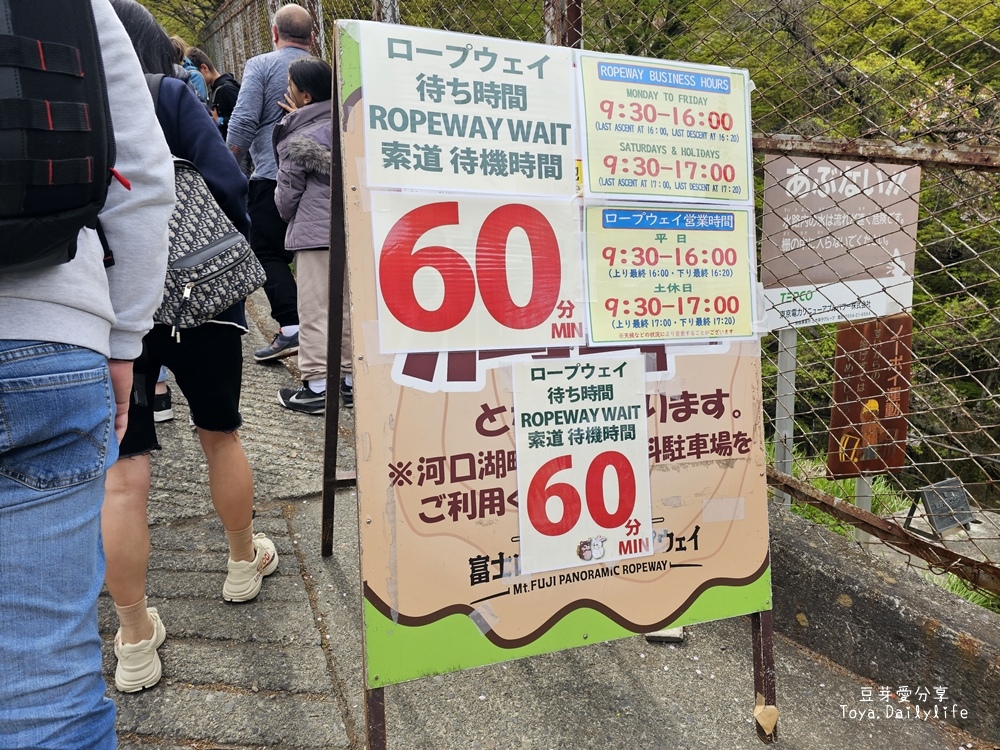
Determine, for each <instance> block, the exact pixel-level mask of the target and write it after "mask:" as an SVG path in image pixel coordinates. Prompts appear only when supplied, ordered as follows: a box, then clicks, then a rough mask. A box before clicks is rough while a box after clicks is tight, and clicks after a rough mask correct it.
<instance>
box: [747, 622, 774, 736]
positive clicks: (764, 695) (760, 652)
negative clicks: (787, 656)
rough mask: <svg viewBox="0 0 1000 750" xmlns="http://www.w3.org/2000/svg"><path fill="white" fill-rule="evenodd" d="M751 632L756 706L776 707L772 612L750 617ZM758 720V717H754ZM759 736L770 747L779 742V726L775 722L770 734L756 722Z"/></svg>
mask: <svg viewBox="0 0 1000 750" xmlns="http://www.w3.org/2000/svg"><path fill="white" fill-rule="evenodd" d="M750 631H751V638H752V641H753V687H754V696H755V698H756V705H761V703H763V705H764V706H770V707H774V706H776V705H777V698H778V680H777V672H776V671H775V668H774V621H773V619H772V617H771V612H770V610H768V611H766V612H754V613H753V614H752V615H750ZM754 718H755V719H756V718H757V717H756V715H755V716H754ZM754 724H755V726H756V727H757V736H758V737H759V738H760V740H761V742H763V743H765V744H767V745H770V744H772V743H774V742H777V740H778V724H777V722H775V724H774V728H773V729H772V730H771V732H770V734H768V733H767V731H766V730H765V729H764V728H763V727H762V726H761V725H760V723H759V722H758V721H754Z"/></svg>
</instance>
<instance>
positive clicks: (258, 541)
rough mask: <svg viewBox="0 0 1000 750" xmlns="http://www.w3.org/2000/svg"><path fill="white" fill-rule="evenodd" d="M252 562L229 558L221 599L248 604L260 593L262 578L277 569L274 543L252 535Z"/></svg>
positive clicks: (260, 534) (261, 534)
mask: <svg viewBox="0 0 1000 750" xmlns="http://www.w3.org/2000/svg"><path fill="white" fill-rule="evenodd" d="M253 551H254V556H253V560H239V561H237V560H234V559H232V558H229V574H228V575H227V576H226V582H225V584H223V586H222V598H223V599H225V600H226V601H227V602H248V601H250V600H251V599H253V598H254V597H255V596H257V594H259V593H260V587H261V584H262V583H263V582H264V576H269V575H271V573H273V572H274V571H275V570H277V569H278V553H277V552H276V551H275V549H274V542H272V541H271V540H270V539H268V538H267V536H266V535H265V534H263V533H259V534H254V535H253Z"/></svg>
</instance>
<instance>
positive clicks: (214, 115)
mask: <svg viewBox="0 0 1000 750" xmlns="http://www.w3.org/2000/svg"><path fill="white" fill-rule="evenodd" d="M211 111H212V121H213V122H214V123H215V124H216V125H218V124H219V110H217V109H216V108H215V107H212V110H211Z"/></svg>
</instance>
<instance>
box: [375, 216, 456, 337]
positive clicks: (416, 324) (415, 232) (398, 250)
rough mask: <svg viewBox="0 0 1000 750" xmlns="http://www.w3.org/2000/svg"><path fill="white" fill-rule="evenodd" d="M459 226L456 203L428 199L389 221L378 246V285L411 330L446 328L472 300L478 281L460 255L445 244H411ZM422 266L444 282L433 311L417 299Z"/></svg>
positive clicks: (433, 331)
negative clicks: (436, 231)
mask: <svg viewBox="0 0 1000 750" xmlns="http://www.w3.org/2000/svg"><path fill="white" fill-rule="evenodd" d="M448 224H458V203H456V202H454V201H451V202H448V203H431V204H429V205H427V206H420V208H415V209H413V210H412V211H410V212H408V213H407V214H405V215H404V216H403V217H402V218H401V219H400V220H399V221H397V222H396V223H395V225H393V227H392V230H390V232H389V236H388V237H386V239H385V244H384V245H382V257H381V259H380V260H379V269H380V273H379V286H380V288H381V289H382V299H384V300H385V306H386V307H388V308H389V312H391V313H392V314H393V316H395V318H396V320H398V321H399V322H400V323H402V324H403V325H405V326H406V327H407V328H412V329H413V330H415V331H427V332H431V333H436V332H439V331H447V330H448V329H450V328H454V327H455V326H456V325H458V324H459V323H461V322H462V321H463V320H465V316H466V315H468V314H469V310H471V309H472V303H473V302H474V301H475V299H476V279H475V277H474V276H473V274H472V269H471V268H470V267H469V264H468V263H466V262H465V258H463V257H462V256H461V255H460V254H459V253H457V252H455V251H454V250H452V249H451V248H449V247H441V246H440V245H430V246H429V247H422V248H420V249H419V250H417V251H416V252H413V248H414V247H415V246H416V244H417V240H419V239H420V238H421V237H422V236H423V235H424V234H426V233H427V232H429V231H430V230H431V229H435V228H437V227H442V226H446V225H448ZM421 268H433V269H434V270H436V271H437V272H438V273H439V274H441V279H442V281H443V282H444V297H443V299H442V301H441V306H440V307H439V308H438V309H437V310H426V309H424V308H423V307H421V305H420V303H419V302H417V297H416V294H415V292H414V291H413V277H414V276H416V274H417V271H419V270H420V269H421Z"/></svg>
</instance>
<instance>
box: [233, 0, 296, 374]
mask: <svg viewBox="0 0 1000 750" xmlns="http://www.w3.org/2000/svg"><path fill="white" fill-rule="evenodd" d="M312 28H313V18H312V16H311V15H310V14H309V11H307V10H306V9H305V8H303V7H302V6H300V5H296V4H295V3H289V4H287V5H283V6H281V8H279V9H278V11H277V13H275V14H274V23H273V24H272V26H271V38H272V41H273V42H274V51H273V52H268V53H266V54H263V55H257V56H256V57H251V58H250V59H249V60H247V64H246V67H245V69H244V71H243V84H242V85H241V86H240V94H239V97H238V98H237V100H236V108H235V109H234V110H233V114H232V116H231V117H230V120H229V132H228V134H227V135H226V143H227V144H228V145H229V148H230V150H231V151H232V152H233V155H234V156H235V157H236V161H237V162H238V163H239V164H243V162H244V160H245V158H246V155H247V154H248V153H249V155H250V158H251V160H252V161H253V173H252V174H251V175H250V199H249V210H250V238H249V239H250V246H251V247H252V248H253V251H254V253H255V254H256V255H257V258H258V259H259V260H260V263H261V265H262V266H263V267H264V271H265V273H266V274H267V279H266V281H265V282H264V293H265V294H266V295H267V300H268V302H269V303H270V305H271V317H272V318H274V320H275V322H277V324H278V332H277V333H276V334H275V336H274V338H273V339H272V340H271V343H270V344H268V345H266V346H264V347H262V348H260V349H258V350H257V351H255V352H254V355H253V356H254V359H255V360H256V361H257V362H270V361H273V360H277V359H281V358H282V357H289V356H291V355H293V354H297V353H298V350H299V313H298V288H297V286H296V283H295V276H294V275H293V274H292V270H291V268H289V264H290V263H291V262H292V257H293V253H291V252H290V251H289V250H287V249H286V248H285V232H286V230H287V229H288V225H287V223H286V222H285V221H284V219H282V218H281V215H280V214H279V213H278V209H277V207H276V206H275V203H274V191H275V187H276V186H277V177H278V164H277V162H276V161H275V157H274V146H273V144H272V142H271V132H272V131H273V130H274V126H275V125H276V124H277V122H278V120H280V119H281V117H282V115H283V114H284V112H283V110H282V108H281V107H280V106H279V102H282V101H284V96H285V91H286V89H287V88H288V65H289V63H291V62H292V61H293V60H295V59H296V58H299V57H303V56H306V55H308V54H309V49H310V48H311V47H312V42H313V32H312Z"/></svg>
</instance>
